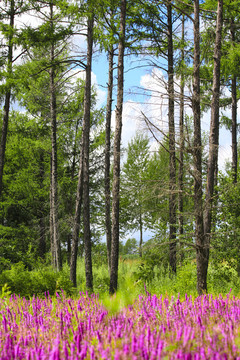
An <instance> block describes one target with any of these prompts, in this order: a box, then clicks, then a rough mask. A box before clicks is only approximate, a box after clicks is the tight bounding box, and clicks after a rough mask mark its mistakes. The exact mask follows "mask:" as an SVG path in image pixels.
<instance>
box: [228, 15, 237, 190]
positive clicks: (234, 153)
mask: <svg viewBox="0 0 240 360" xmlns="http://www.w3.org/2000/svg"><path fill="white" fill-rule="evenodd" d="M230 30H231V40H232V44H233V46H234V43H235V30H234V20H233V19H232V20H231V27H230ZM231 88H232V175H233V183H235V184H236V183H237V163H238V155H237V77H236V75H232V84H231Z"/></svg>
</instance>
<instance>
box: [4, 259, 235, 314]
mask: <svg viewBox="0 0 240 360" xmlns="http://www.w3.org/2000/svg"><path fill="white" fill-rule="evenodd" d="M142 264H143V261H142V260H140V259H137V258H136V259H122V260H120V262H119V276H118V292H117V294H116V295H115V297H114V298H111V300H109V299H110V298H109V295H108V294H109V274H108V268H107V263H106V261H105V262H103V263H102V264H101V263H100V264H99V262H98V263H97V264H96V263H95V264H94V266H93V279H94V292H95V293H98V294H99V296H100V298H101V299H102V301H103V302H105V305H106V307H107V308H109V309H110V310H111V309H112V310H111V311H113V312H115V311H117V310H119V308H121V307H122V306H125V305H127V304H131V303H132V302H133V301H134V299H135V298H136V297H137V296H138V295H139V294H143V293H145V292H146V290H147V291H148V292H149V293H151V294H156V295H158V296H159V295H160V294H163V295H166V294H168V295H170V296H175V297H177V296H178V295H180V297H184V296H185V294H186V293H187V294H188V295H192V296H193V297H196V296H197V291H196V283H197V274H196V263H195V262H194V261H188V262H186V263H184V264H183V265H182V266H181V267H178V269H177V275H176V276H169V269H166V268H164V267H163V266H157V265H155V266H151V265H149V264H145V265H142ZM5 284H7V285H5ZM4 286H5V287H6V286H7V289H8V291H9V292H11V293H15V294H19V295H21V296H25V297H31V296H32V295H33V294H35V295H38V296H44V294H45V292H47V291H49V293H50V295H54V294H55V292H56V291H60V290H61V289H63V290H64V291H65V292H66V294H67V295H69V296H77V295H78V293H79V291H81V292H85V291H86V282H85V266H84V259H79V261H78V264H77V289H74V288H73V287H72V284H71V282H70V280H69V266H68V265H67V264H65V265H64V267H63V270H62V271H61V272H60V273H56V272H55V271H54V270H53V269H52V268H51V267H50V266H44V265H41V266H38V267H37V268H36V269H35V270H33V271H28V270H26V269H25V267H24V265H23V264H22V263H18V264H15V265H12V267H11V269H10V270H4V271H3V272H2V273H1V274H0V289H1V288H3V287H4ZM230 289H232V294H234V295H240V279H239V276H238V274H237V271H236V270H235V269H234V268H233V267H231V266H230V264H229V263H227V262H226V261H225V262H222V263H219V264H217V265H216V264H215V265H214V264H213V263H210V265H209V271H208V292H209V293H211V294H213V295H218V294H219V293H221V294H223V295H225V294H227V293H229V291H230ZM109 301H110V302H111V304H110V303H109Z"/></svg>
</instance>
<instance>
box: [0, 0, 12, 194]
mask: <svg viewBox="0 0 240 360" xmlns="http://www.w3.org/2000/svg"><path fill="white" fill-rule="evenodd" d="M14 7H15V1H14V0H11V13H10V29H11V30H13V28H14V16H15V10H14ZM12 62H13V32H12V31H10V33H9V39H8V62H7V74H8V76H11V74H12ZM10 99H11V87H10V86H9V85H8V86H7V91H6V95H5V101H4V109H3V124H2V133H1V143H0V199H1V198H2V188H3V169H4V160H5V150H6V142H7V133H8V121H9V110H10Z"/></svg>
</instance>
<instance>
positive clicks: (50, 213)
mask: <svg viewBox="0 0 240 360" xmlns="http://www.w3.org/2000/svg"><path fill="white" fill-rule="evenodd" d="M49 203H50V211H49V237H50V249H51V264H52V267H54V268H56V259H55V250H54V241H53V214H52V209H53V205H52V154H51V156H50V191H49Z"/></svg>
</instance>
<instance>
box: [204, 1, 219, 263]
mask: <svg viewBox="0 0 240 360" xmlns="http://www.w3.org/2000/svg"><path fill="white" fill-rule="evenodd" d="M222 23H223V0H219V1H218V9H217V23H216V39H215V47H214V69H213V89H212V93H213V95H212V102H211V123H210V135H209V156H208V168H207V187H206V200H205V212H204V233H205V253H206V267H207V266H208V259H209V245H210V237H211V226H212V204H213V194H214V184H215V178H216V168H217V163H218V145H219V95H220V65H221V41H222Z"/></svg>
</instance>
